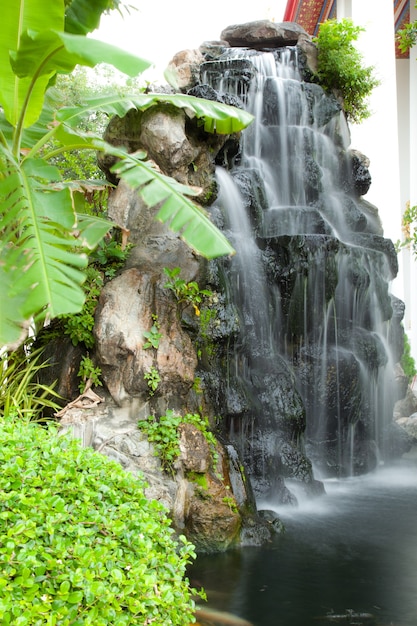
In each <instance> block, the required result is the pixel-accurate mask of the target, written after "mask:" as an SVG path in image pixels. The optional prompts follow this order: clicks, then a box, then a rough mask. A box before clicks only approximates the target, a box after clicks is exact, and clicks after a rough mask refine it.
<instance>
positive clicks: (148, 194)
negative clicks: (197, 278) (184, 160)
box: [113, 150, 235, 259]
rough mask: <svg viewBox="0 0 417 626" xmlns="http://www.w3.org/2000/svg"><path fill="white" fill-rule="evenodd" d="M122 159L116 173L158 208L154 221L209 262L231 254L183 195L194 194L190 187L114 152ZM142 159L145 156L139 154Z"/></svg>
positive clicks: (135, 157)
mask: <svg viewBox="0 0 417 626" xmlns="http://www.w3.org/2000/svg"><path fill="white" fill-rule="evenodd" d="M113 152H114V154H116V155H118V156H120V157H122V160H121V161H119V162H118V163H117V164H116V165H115V166H114V167H113V171H115V172H117V174H118V175H119V176H121V178H123V180H125V181H126V182H127V183H128V184H129V185H130V186H131V187H132V188H134V189H137V192H138V194H139V195H140V196H141V198H142V199H143V200H144V202H145V203H146V204H147V205H148V206H155V205H160V208H159V211H158V214H157V216H156V217H157V219H159V220H160V221H161V222H164V223H167V225H168V226H169V227H170V228H171V230H173V231H174V232H179V234H180V235H181V237H182V238H183V239H184V241H185V242H186V243H187V244H188V245H189V246H190V247H191V248H193V249H194V250H195V251H196V252H197V253H199V254H202V255H203V256H205V257H206V258H208V259H214V258H216V257H219V256H224V255H230V254H234V252H235V251H234V249H233V248H232V246H231V245H230V243H229V241H228V240H227V239H226V237H225V236H224V235H223V234H222V233H221V232H220V231H219V230H218V229H217V228H216V226H215V225H214V224H213V222H211V220H210V219H209V217H208V216H207V215H206V214H205V212H204V211H203V209H201V208H200V207H198V206H196V205H195V204H193V202H191V200H189V199H188V198H187V197H186V196H185V195H184V194H193V195H196V193H197V192H195V191H194V190H193V189H191V188H190V187H187V186H185V185H181V184H180V183H178V182H177V181H175V180H173V179H172V178H169V177H168V176H164V175H163V174H161V173H160V172H158V171H157V170H155V169H154V168H153V167H152V166H151V165H150V164H149V162H147V161H143V160H142V159H140V158H139V157H140V155H138V154H126V153H121V152H118V151H117V150H114V151H113ZM142 156H144V155H142Z"/></svg>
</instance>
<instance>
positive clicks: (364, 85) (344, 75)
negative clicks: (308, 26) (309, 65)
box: [313, 19, 379, 123]
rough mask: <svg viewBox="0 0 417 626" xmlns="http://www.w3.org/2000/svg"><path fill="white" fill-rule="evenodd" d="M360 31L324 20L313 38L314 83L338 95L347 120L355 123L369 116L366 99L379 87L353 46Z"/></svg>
mask: <svg viewBox="0 0 417 626" xmlns="http://www.w3.org/2000/svg"><path fill="white" fill-rule="evenodd" d="M363 30H364V29H363V28H361V27H359V26H354V24H353V22H352V20H349V19H342V20H340V21H339V22H338V21H337V20H327V21H326V22H323V23H322V24H321V25H320V29H319V32H318V35H317V37H315V38H314V39H313V41H314V42H315V43H316V44H317V49H318V68H317V81H318V82H319V83H320V85H321V86H322V87H324V89H327V90H328V91H332V90H334V89H335V90H337V91H339V92H340V94H341V95H342V98H343V103H344V110H345V113H346V116H347V119H348V120H350V121H352V122H356V123H359V122H361V121H362V120H364V119H366V118H367V117H369V116H370V111H369V108H368V104H367V98H368V96H369V95H370V94H371V93H372V90H373V89H374V88H375V87H376V86H377V85H378V84H379V81H378V80H377V79H376V78H375V77H374V68H373V67H365V66H364V65H363V57H362V55H361V53H360V52H359V51H358V50H357V49H356V48H355V46H354V45H353V42H354V41H356V40H357V39H358V37H359V35H360V33H361V32H362V31H363Z"/></svg>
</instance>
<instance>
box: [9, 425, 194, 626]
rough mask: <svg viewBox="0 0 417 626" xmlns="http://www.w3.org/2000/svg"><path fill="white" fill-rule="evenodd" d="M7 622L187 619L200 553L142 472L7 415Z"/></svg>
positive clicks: (75, 625) (19, 625)
mask: <svg viewBox="0 0 417 626" xmlns="http://www.w3.org/2000/svg"><path fill="white" fill-rule="evenodd" d="M0 463H1V466H2V472H1V474H0V570H1V574H0V623H1V624H4V625H7V624H13V625H14V626H23V625H26V624H30V625H31V626H38V625H46V624H48V625H50V626H54V625H59V626H69V625H70V624H71V626H80V625H84V626H87V625H93V624H94V626H104V625H107V624H112V625H113V626H119V625H126V624H135V625H136V626H139V625H145V624H158V625H160V626H163V625H168V624H169V625H171V624H172V625H174V626H175V625H180V626H181V625H184V626H185V625H187V626H188V625H189V624H190V623H191V622H194V621H195V619H194V616H193V610H194V602H193V600H192V593H193V592H192V591H191V590H190V587H189V584H188V580H187V579H186V578H184V573H185V568H186V566H187V564H188V563H189V562H190V560H191V559H193V558H194V557H195V554H194V550H193V546H192V545H191V544H190V543H188V542H187V541H186V540H185V539H184V538H180V539H179V540H178V541H176V540H174V538H173V536H172V530H171V529H170V527H169V520H168V518H167V516H166V512H165V509H164V508H163V507H162V506H161V505H160V504H159V503H157V502H156V501H150V500H147V499H146V498H145V496H144V493H143V483H142V482H141V480H140V479H138V478H136V477H134V476H132V475H131V474H128V473H126V472H125V471H124V470H123V469H122V467H121V466H120V465H119V464H117V463H116V462H114V461H111V460H110V459H108V458H107V457H105V456H102V455H100V454H99V453H97V452H95V451H94V450H92V449H91V448H81V447H80V444H79V443H78V442H77V441H75V440H72V439H70V438H69V437H66V436H62V435H61V436H60V435H58V433H57V432H56V429H55V427H51V428H50V429H49V430H47V429H43V428H41V427H40V426H38V425H36V424H34V423H30V422H27V421H26V420H17V419H12V418H5V419H4V420H2V422H1V423H0Z"/></svg>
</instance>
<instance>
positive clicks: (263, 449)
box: [201, 46, 401, 501]
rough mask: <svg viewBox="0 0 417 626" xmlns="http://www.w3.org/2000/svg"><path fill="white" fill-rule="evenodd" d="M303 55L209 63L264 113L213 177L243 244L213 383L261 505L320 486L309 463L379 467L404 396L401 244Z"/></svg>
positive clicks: (221, 83)
mask: <svg viewBox="0 0 417 626" xmlns="http://www.w3.org/2000/svg"><path fill="white" fill-rule="evenodd" d="M298 56H299V50H298V48H297V46H291V47H285V48H281V49H276V50H270V51H257V50H249V49H246V48H239V49H237V48H230V49H228V50H227V51H225V52H223V54H222V55H221V56H220V57H219V58H218V59H216V60H215V61H209V62H206V63H204V64H203V65H202V67H201V71H202V83H209V84H210V85H211V86H212V87H213V88H214V89H216V90H217V91H218V92H221V93H224V92H227V93H229V94H231V95H233V96H236V97H238V98H240V100H241V101H242V102H243V104H244V106H245V107H246V108H247V109H248V110H249V111H250V112H251V113H253V114H254V116H255V121H254V122H253V124H252V125H251V126H250V127H249V128H248V129H247V130H246V131H244V133H242V138H241V143H240V146H241V149H240V153H239V154H238V155H237V156H235V157H234V159H233V163H232V166H231V167H230V171H226V170H225V169H223V168H219V170H218V172H217V180H218V185H219V189H220V193H219V197H218V199H217V201H216V203H215V207H216V208H219V207H220V208H221V210H222V213H223V214H224V220H225V229H226V231H227V235H228V236H229V238H230V239H231V240H232V242H233V245H234V246H235V249H236V251H237V254H236V255H235V257H234V258H233V259H231V260H229V261H223V262H221V264H220V274H221V278H220V280H219V284H221V285H222V286H223V288H224V290H225V292H226V294H227V298H228V302H229V304H230V305H231V306H233V307H234V310H235V311H236V317H237V320H238V324H237V325H238V328H239V330H238V331H237V332H236V333H235V335H234V336H233V337H229V341H228V345H227V349H225V352H224V357H223V358H222V359H220V365H219V367H222V368H223V374H220V375H219V377H218V380H217V382H216V383H215V385H213V384H212V387H213V388H214V387H216V389H214V391H215V392H216V393H215V394H213V395H216V397H217V398H218V399H220V400H219V403H220V406H219V410H220V411H221V413H222V415H225V416H226V421H227V423H228V424H229V426H230V437H231V440H232V442H233V444H234V445H235V446H236V447H237V449H238V451H239V454H240V455H241V458H242V459H243V460H244V462H245V465H246V467H247V470H248V473H249V475H250V477H251V480H252V484H253V487H254V491H255V495H256V496H257V498H258V499H262V500H264V499H265V498H269V499H274V498H276V499H278V500H281V501H291V499H292V495H291V494H290V493H289V491H288V489H287V488H286V487H285V484H284V480H285V479H286V478H288V479H296V480H298V481H300V482H301V483H302V484H304V485H305V487H306V490H307V491H310V492H311V491H312V490H313V491H314V490H317V483H316V481H315V480H314V479H313V473H312V465H311V462H312V463H313V465H314V467H315V468H317V470H318V471H320V472H321V475H329V474H330V475H331V474H333V475H334V474H336V475H346V474H355V473H361V472H364V471H368V470H369V469H372V468H373V467H375V465H376V464H377V463H378V462H379V459H380V458H381V456H380V455H382V456H385V457H387V455H389V448H388V447H387V443H386V442H387V439H386V437H387V432H388V430H389V424H390V422H391V420H392V409H393V404H394V402H395V400H396V399H397V398H398V393H397V390H396V387H395V380H394V360H398V356H399V350H398V349H397V350H396V352H397V354H395V355H394V357H393V356H392V352H393V350H392V348H393V346H394V345H395V343H397V344H398V337H399V336H400V335H401V331H399V330H398V328H399V326H400V320H398V319H397V318H395V316H393V302H394V300H393V298H392V297H391V296H390V294H389V282H390V281H391V280H392V278H393V277H395V274H396V272H397V267H396V255H395V252H394V248H393V245H392V242H390V241H389V240H387V239H384V238H383V236H382V229H381V226H380V223H379V219H378V216H377V211H376V210H375V207H372V205H370V204H369V203H367V202H365V201H364V200H363V199H362V198H361V195H363V193H366V191H367V189H368V187H369V183H370V181H369V174H368V171H367V168H366V166H364V163H363V158H362V156H361V155H359V154H358V153H356V152H355V151H352V150H349V149H348V146H349V130H348V127H347V124H346V122H345V118H344V114H343V113H342V112H341V109H340V105H339V103H338V102H337V100H336V98H335V97H333V96H329V95H327V94H326V93H325V92H324V91H323V90H322V89H321V87H319V86H318V85H316V84H313V83H309V82H305V81H304V80H303V79H302V76H301V75H300V71H299V69H298V68H299V63H298ZM394 352H395V350H394ZM393 358H394V360H393ZM222 377H223V379H222Z"/></svg>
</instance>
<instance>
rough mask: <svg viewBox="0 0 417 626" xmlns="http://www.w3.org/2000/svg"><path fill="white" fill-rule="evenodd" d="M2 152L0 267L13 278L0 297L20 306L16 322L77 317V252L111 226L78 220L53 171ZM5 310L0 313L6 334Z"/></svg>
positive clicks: (83, 261) (80, 296) (80, 277)
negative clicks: (4, 243)
mask: <svg viewBox="0 0 417 626" xmlns="http://www.w3.org/2000/svg"><path fill="white" fill-rule="evenodd" d="M2 152H3V155H2V156H3V163H4V164H5V168H4V169H5V170H6V171H4V170H3V173H6V172H7V175H5V176H3V177H0V222H1V224H2V229H3V234H4V238H5V240H6V241H7V242H8V245H7V246H3V247H2V249H1V258H0V266H1V267H2V270H4V272H6V273H9V274H10V276H13V282H11V281H10V280H9V281H8V282H7V283H6V286H4V285H3V287H2V291H4V290H6V291H7V297H8V300H9V302H11V301H13V302H15V303H16V304H17V305H18V307H17V309H16V313H17V316H16V319H17V321H19V320H21V319H26V320H27V319H30V318H31V317H32V316H35V317H36V318H37V319H44V318H45V317H46V316H51V317H56V316H57V315H62V314H69V313H75V312H78V311H79V310H80V309H81V307H82V305H83V303H84V299H85V295H84V292H83V290H82V287H81V285H82V284H83V282H84V279H85V275H84V272H83V269H84V268H85V267H86V265H87V256H86V255H85V254H84V253H83V252H82V251H81V247H82V246H84V245H85V244H86V243H87V244H88V245H90V246H91V247H94V245H96V244H97V243H98V241H100V239H101V238H102V237H103V236H104V234H105V233H106V232H107V231H108V230H109V229H110V228H111V224H110V223H109V222H104V220H97V223H96V224H94V218H89V219H88V220H85V221H82V220H77V216H76V214H75V212H74V209H73V203H72V198H71V193H70V190H69V189H67V188H65V187H63V188H61V189H60V188H58V187H56V188H54V185H56V184H57V183H56V170H55V168H53V167H50V166H48V165H47V164H46V163H45V162H44V161H42V160H34V159H26V160H24V161H23V162H22V163H21V164H19V163H16V162H15V161H13V159H12V158H11V157H10V155H8V154H7V153H6V152H5V151H4V150H3V151H2ZM83 231H86V232H85V233H84V232H83ZM23 296H24V297H23ZM8 309H9V310H5V309H3V308H2V309H1V312H0V328H3V329H5V330H6V331H7V330H10V322H11V320H10V307H8ZM16 332H17V331H16Z"/></svg>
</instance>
